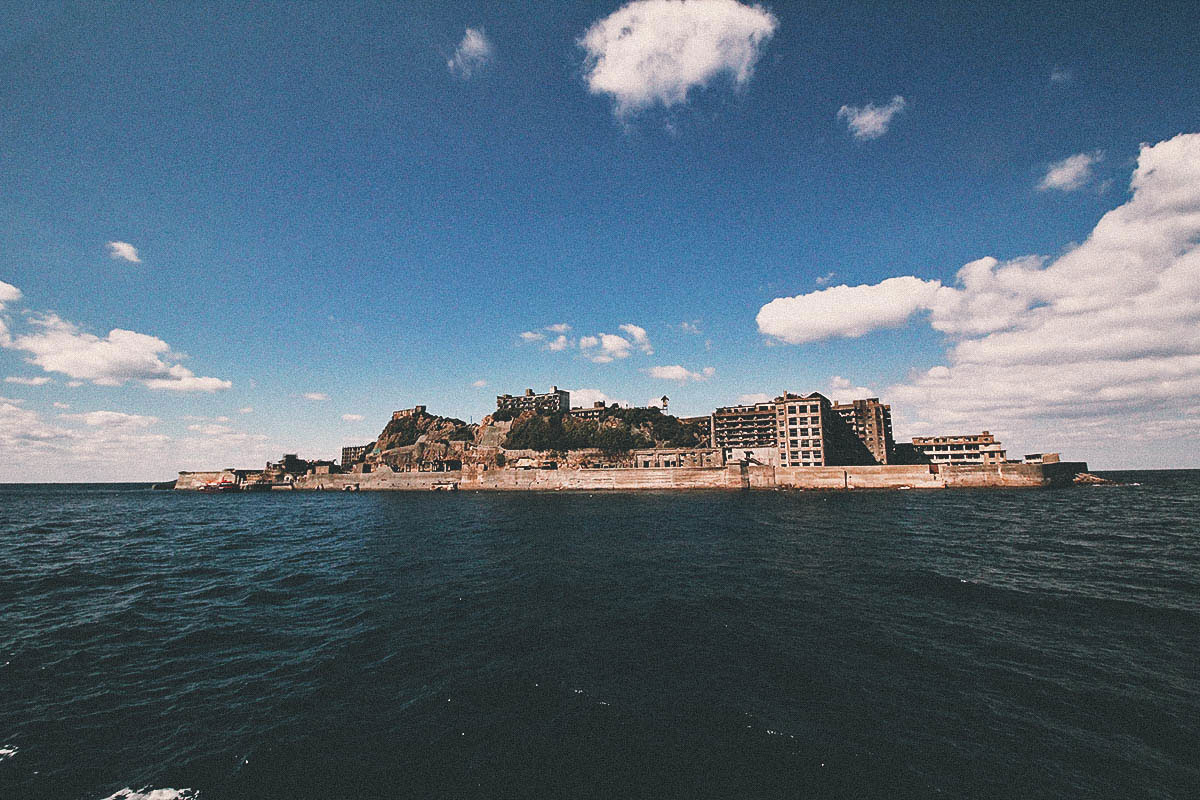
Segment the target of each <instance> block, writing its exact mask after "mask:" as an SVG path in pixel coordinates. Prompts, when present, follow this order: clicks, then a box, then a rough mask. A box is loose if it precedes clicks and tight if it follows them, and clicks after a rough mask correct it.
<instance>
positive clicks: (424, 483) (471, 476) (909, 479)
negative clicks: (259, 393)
mask: <svg viewBox="0 0 1200 800" xmlns="http://www.w3.org/2000/svg"><path fill="white" fill-rule="evenodd" d="M1086 470H1087V464H1084V463H1081V462H1074V463H1071V462H1062V463H1058V464H999V465H994V466H987V465H970V466H948V465H940V466H938V467H932V466H930V465H928V464H923V465H915V466H906V465H886V466H881V465H869V466H859V467H771V466H763V465H744V464H730V465H728V466H725V467H673V468H672V467H662V468H646V469H633V468H629V469H552V470H543V469H487V470H484V469H480V468H478V467H474V466H468V467H467V468H466V469H464V470H457V471H453V472H391V471H389V470H386V469H381V470H377V471H375V472H371V473H368V474H365V475H364V474H357V473H351V474H346V475H305V476H303V477H300V478H298V479H297V480H296V484H295V488H297V489H309V490H317V489H322V490H328V491H340V490H341V489H343V488H344V487H346V486H355V487H357V488H359V489H361V490H363V491H371V490H408V491H430V490H432V489H434V488H435V486H436V485H438V484H447V483H453V484H456V485H457V486H458V488H460V489H464V490H474V489H483V490H495V491H558V490H576V491H605V490H615V491H629V490H635V489H660V490H668V489H771V488H791V489H900V488H911V489H940V488H944V487H1000V488H1003V487H1037V486H1056V485H1066V484H1069V483H1070V482H1071V481H1072V479H1073V478H1074V477H1075V475H1076V474H1077V473H1079V472H1085V471H1086ZM223 474H226V473H221V472H191V473H184V474H181V475H180V476H179V483H178V484H177V485H176V488H178V489H198V488H200V487H201V486H202V485H203V484H205V483H209V482H211V481H216V480H220V478H221V476H222V475H223Z"/></svg>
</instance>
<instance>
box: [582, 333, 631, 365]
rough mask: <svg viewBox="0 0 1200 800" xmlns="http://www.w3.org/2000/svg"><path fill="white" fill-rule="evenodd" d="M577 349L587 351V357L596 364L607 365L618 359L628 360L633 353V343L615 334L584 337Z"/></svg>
mask: <svg viewBox="0 0 1200 800" xmlns="http://www.w3.org/2000/svg"><path fill="white" fill-rule="evenodd" d="M622 327H624V326H622ZM579 347H580V348H581V349H582V350H585V351H588V352H587V353H586V355H587V357H588V358H589V359H591V360H592V361H594V362H595V363H597V364H608V363H610V362H611V361H613V360H615V359H618V358H629V354H630V353H631V352H632V351H633V343H632V342H630V341H629V340H628V339H626V338H624V337H623V336H618V335H617V334H615V333H601V334H599V335H597V336H584V337H583V338H581V339H580V340H579Z"/></svg>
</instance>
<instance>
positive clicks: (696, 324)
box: [679, 319, 700, 335]
mask: <svg viewBox="0 0 1200 800" xmlns="http://www.w3.org/2000/svg"><path fill="white" fill-rule="evenodd" d="M679 330H681V331H683V332H684V333H690V334H693V335H699V334H700V320H698V319H697V320H693V321H692V322H688V321H687V320H684V321H683V322H681V323H679Z"/></svg>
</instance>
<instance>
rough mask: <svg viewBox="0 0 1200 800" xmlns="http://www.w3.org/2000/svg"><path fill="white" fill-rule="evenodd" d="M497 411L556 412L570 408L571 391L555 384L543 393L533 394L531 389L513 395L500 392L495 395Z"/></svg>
mask: <svg viewBox="0 0 1200 800" xmlns="http://www.w3.org/2000/svg"><path fill="white" fill-rule="evenodd" d="M496 410H497V411H512V412H514V413H520V412H522V411H537V412H539V413H557V412H559V411H570V410H571V393H570V392H567V391H565V390H563V389H559V388H558V387H557V386H551V387H550V391H548V392H546V393H545V394H534V393H533V389H526V390H525V394H522V395H516V396H513V395H511V394H502V395H498V396H497V397H496Z"/></svg>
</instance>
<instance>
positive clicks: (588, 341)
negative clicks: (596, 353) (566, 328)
mask: <svg viewBox="0 0 1200 800" xmlns="http://www.w3.org/2000/svg"><path fill="white" fill-rule="evenodd" d="M599 344H600V339H599V338H598V337H596V336H581V337H579V349H581V350H587V349H588V348H589V347H597V346H598V345H599Z"/></svg>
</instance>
